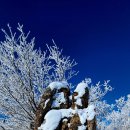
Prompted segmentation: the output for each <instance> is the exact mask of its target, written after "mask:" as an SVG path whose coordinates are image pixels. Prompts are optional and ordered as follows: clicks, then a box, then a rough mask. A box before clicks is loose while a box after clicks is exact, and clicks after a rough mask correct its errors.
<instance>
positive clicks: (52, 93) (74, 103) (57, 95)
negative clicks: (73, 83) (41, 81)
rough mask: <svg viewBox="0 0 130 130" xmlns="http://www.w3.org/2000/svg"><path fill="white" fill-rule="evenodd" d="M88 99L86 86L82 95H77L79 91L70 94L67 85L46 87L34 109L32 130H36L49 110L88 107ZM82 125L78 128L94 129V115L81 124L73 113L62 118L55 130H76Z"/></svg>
mask: <svg viewBox="0 0 130 130" xmlns="http://www.w3.org/2000/svg"><path fill="white" fill-rule="evenodd" d="M70 97H71V98H70ZM88 99H89V91H88V88H85V93H84V94H83V95H82V96H81V95H80V96H79V93H78V92H75V91H74V93H73V94H72V95H71V96H70V90H69V87H61V88H60V89H56V88H55V89H53V90H52V89H50V88H49V87H47V89H46V91H45V92H44V94H43V96H42V98H41V102H40V103H39V106H38V109H37V111H36V116H35V123H34V127H35V128H34V130H38V127H40V126H41V124H42V123H43V122H45V121H44V117H45V115H46V114H47V113H48V112H49V111H50V110H53V109H54V110H57V111H58V110H61V109H66V110H69V109H70V108H71V109H72V111H73V110H77V109H79V110H80V109H84V108H87V107H88ZM82 126H83V128H80V130H96V118H95V117H94V118H93V119H92V120H86V121H85V123H84V124H82V123H81V120H80V116H79V115H78V114H77V113H74V114H72V116H71V117H64V118H62V119H61V121H60V122H59V125H58V126H57V128H56V129H55V130H78V128H79V127H82ZM40 130H41V129H40ZM42 130H44V129H42ZM48 130H49V129H48Z"/></svg>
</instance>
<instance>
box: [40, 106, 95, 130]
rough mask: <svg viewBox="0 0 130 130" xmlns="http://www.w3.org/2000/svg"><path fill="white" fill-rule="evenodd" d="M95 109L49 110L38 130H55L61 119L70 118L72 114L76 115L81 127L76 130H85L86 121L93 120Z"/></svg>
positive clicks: (92, 107) (91, 107)
mask: <svg viewBox="0 0 130 130" xmlns="http://www.w3.org/2000/svg"><path fill="white" fill-rule="evenodd" d="M94 109H95V107H94V105H89V106H88V107H87V108H84V109H76V110H73V109H71V108H69V109H60V110H51V111H49V112H48V113H47V114H46V115H45V118H44V119H45V122H43V124H42V125H41V127H39V129H38V130H55V129H56V128H57V126H58V125H59V122H60V121H61V119H63V118H65V117H67V118H69V117H72V116H73V115H74V114H78V115H79V118H80V122H81V124H82V126H79V127H78V130H85V126H84V124H85V122H86V120H93V119H94V117H95V110H94Z"/></svg>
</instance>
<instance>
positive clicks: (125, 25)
mask: <svg viewBox="0 0 130 130" xmlns="http://www.w3.org/2000/svg"><path fill="white" fill-rule="evenodd" d="M18 22H19V23H21V24H24V27H25V31H28V30H30V31H31V36H32V37H33V36H35V37H36V47H41V48H42V49H44V48H45V43H48V44H51V39H52V38H53V39H54V40H55V42H56V43H57V45H58V46H59V47H60V48H63V49H64V54H65V55H70V56H71V58H72V59H73V58H74V59H75V60H76V61H77V62H78V66H77V69H78V70H79V71H80V73H79V75H78V77H75V78H74V79H73V82H75V83H78V82H80V81H81V80H82V79H84V78H85V77H90V78H92V80H93V81H94V83H95V82H97V81H99V80H100V81H104V80H107V79H109V80H111V85H112V86H113V87H114V88H115V89H114V91H113V92H111V93H110V94H109V95H108V96H107V100H108V101H109V102H112V101H113V100H114V99H115V98H116V99H117V98H119V97H120V96H124V95H127V94H128V93H130V1H126V0H125V1H123V0H122V1H121V0H108V1H106V0H102V1H100V0H96V1H93V0H85V1H82V0H52V1H49V0H46V1H45V0H1V1H0V28H6V24H7V23H10V25H11V26H12V27H13V28H14V27H16V26H17V23H18ZM0 38H1V39H2V38H3V34H2V33H0Z"/></svg>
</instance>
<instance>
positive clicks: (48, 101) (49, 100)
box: [43, 99, 50, 109]
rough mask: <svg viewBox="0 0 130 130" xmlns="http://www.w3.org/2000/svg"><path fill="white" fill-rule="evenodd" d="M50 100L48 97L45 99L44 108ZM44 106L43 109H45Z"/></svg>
mask: <svg viewBox="0 0 130 130" xmlns="http://www.w3.org/2000/svg"><path fill="white" fill-rule="evenodd" d="M49 101H50V99H47V100H46V101H45V105H44V108H46V105H47V103H48V102H49ZM44 108H43V109H44Z"/></svg>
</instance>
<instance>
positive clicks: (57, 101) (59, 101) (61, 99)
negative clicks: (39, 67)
mask: <svg viewBox="0 0 130 130" xmlns="http://www.w3.org/2000/svg"><path fill="white" fill-rule="evenodd" d="M54 98H55V100H54V101H53V103H52V106H51V107H52V108H55V107H59V106H60V104H62V103H65V102H66V100H65V97H64V93H63V92H61V93H56V94H55V95H54Z"/></svg>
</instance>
